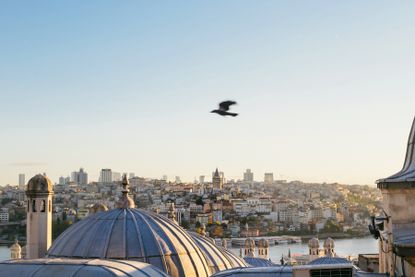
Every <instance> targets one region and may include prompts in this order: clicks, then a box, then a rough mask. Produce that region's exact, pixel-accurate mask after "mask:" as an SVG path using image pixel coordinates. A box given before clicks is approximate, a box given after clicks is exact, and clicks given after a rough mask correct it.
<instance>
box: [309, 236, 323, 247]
mask: <svg viewBox="0 0 415 277" xmlns="http://www.w3.org/2000/svg"><path fill="white" fill-rule="evenodd" d="M308 247H309V248H319V247H320V241H319V240H318V238H312V239H310V240H309V241H308Z"/></svg>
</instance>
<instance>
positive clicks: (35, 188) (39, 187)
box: [26, 174, 53, 194]
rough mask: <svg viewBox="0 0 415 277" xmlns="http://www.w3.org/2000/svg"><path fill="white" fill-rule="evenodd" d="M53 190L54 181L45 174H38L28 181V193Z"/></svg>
mask: <svg viewBox="0 0 415 277" xmlns="http://www.w3.org/2000/svg"><path fill="white" fill-rule="evenodd" d="M52 191H53V183H52V181H51V180H50V179H49V178H48V177H46V176H45V175H42V174H38V175H36V176H34V177H32V178H31V179H30V180H29V182H28V183H27V191H26V194H36V193H51V192H52Z"/></svg>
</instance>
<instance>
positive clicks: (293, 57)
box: [0, 0, 415, 185]
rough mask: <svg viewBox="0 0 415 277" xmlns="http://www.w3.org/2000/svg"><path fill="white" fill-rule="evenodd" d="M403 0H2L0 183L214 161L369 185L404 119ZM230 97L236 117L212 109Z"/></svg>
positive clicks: (398, 147) (414, 93) (233, 170)
mask: <svg viewBox="0 0 415 277" xmlns="http://www.w3.org/2000/svg"><path fill="white" fill-rule="evenodd" d="M414 9H415V2H414V1H379V0H376V1H361V0H358V1H308V0H304V1H242V0H237V1H204V2H202V1H83V0H80V1H2V2H1V4H0V124H1V125H0V126H1V133H0V142H1V143H0V184H1V185H4V184H7V183H10V184H16V183H17V181H18V178H17V175H18V173H25V174H26V176H27V179H28V178H29V177H30V176H32V175H34V174H36V173H42V172H47V174H48V175H49V176H50V177H51V178H52V179H53V180H55V181H56V180H57V178H58V177H59V176H61V175H64V176H67V175H68V174H69V173H70V172H71V171H74V170H76V169H78V168H79V167H84V168H85V169H86V171H87V172H88V173H89V175H90V178H91V179H97V177H98V173H99V170H100V169H101V168H112V169H113V170H115V171H118V172H135V173H136V175H139V176H146V177H157V178H160V177H161V176H162V175H163V174H167V175H168V176H169V178H170V179H173V178H174V176H175V175H179V176H181V177H182V180H189V181H192V180H193V178H194V177H195V176H199V175H202V174H204V175H207V176H210V174H211V172H212V171H213V170H214V169H215V167H219V169H220V170H221V171H224V172H225V175H226V177H227V178H241V177H242V173H243V171H244V170H245V169H246V168H251V169H252V170H253V171H254V173H255V179H258V180H262V179H263V174H264V172H274V176H275V178H283V179H288V180H294V179H299V180H304V181H326V182H341V183H357V184H373V182H374V181H375V180H376V179H378V178H382V177H386V176H388V175H391V174H392V173H395V172H396V171H398V170H399V169H400V168H401V166H402V163H403V159H404V154H405V148H406V140H407V137H408V133H409V129H410V126H411V123H412V119H413V116H414V115H415V55H414V54H415V53H414V51H415V50H414V49H415V17H414ZM226 99H233V100H236V101H238V106H236V107H235V109H234V110H235V111H236V112H239V113H240V116H238V117H236V118H222V117H220V116H218V115H215V114H211V113H209V111H210V110H212V109H214V108H215V106H216V105H217V103H218V102H219V101H221V100H226Z"/></svg>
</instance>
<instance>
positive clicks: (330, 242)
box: [324, 237, 334, 249]
mask: <svg viewBox="0 0 415 277" xmlns="http://www.w3.org/2000/svg"><path fill="white" fill-rule="evenodd" d="M324 248H330V249H333V248H334V240H333V239H332V238H330V237H328V238H327V239H326V240H325V241H324Z"/></svg>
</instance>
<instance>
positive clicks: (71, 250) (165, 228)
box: [48, 209, 210, 277]
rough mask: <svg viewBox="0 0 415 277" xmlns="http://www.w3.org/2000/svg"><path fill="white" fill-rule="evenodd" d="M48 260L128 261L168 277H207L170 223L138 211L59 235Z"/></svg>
mask: <svg viewBox="0 0 415 277" xmlns="http://www.w3.org/2000/svg"><path fill="white" fill-rule="evenodd" d="M48 256H49V257H68V258H100V259H131V260H138V261H141V262H145V263H149V264H152V265H154V266H156V267H158V268H160V269H161V270H163V271H164V272H166V273H167V274H169V275H171V276H175V277H176V276H201V277H203V276H209V275H210V270H209V267H208V264H207V260H206V257H205V256H204V255H203V253H202V252H201V250H200V249H199V247H198V246H197V244H196V243H195V241H194V240H193V239H192V238H191V237H190V236H189V234H188V233H187V232H186V231H185V230H184V229H182V228H181V227H180V226H179V225H177V224H176V223H174V222H173V221H171V220H169V219H167V218H165V217H163V216H160V215H158V214H155V213H152V212H147V211H143V210H138V209H114V210H110V211H108V212H99V213H96V214H94V215H92V216H89V217H87V218H85V219H84V220H82V221H80V222H78V223H76V224H74V225H73V226H71V227H70V228H68V229H67V230H66V231H65V232H63V233H62V234H61V235H60V236H59V237H58V238H57V239H56V241H55V242H54V243H53V245H52V247H51V248H50V250H49V251H48Z"/></svg>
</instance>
